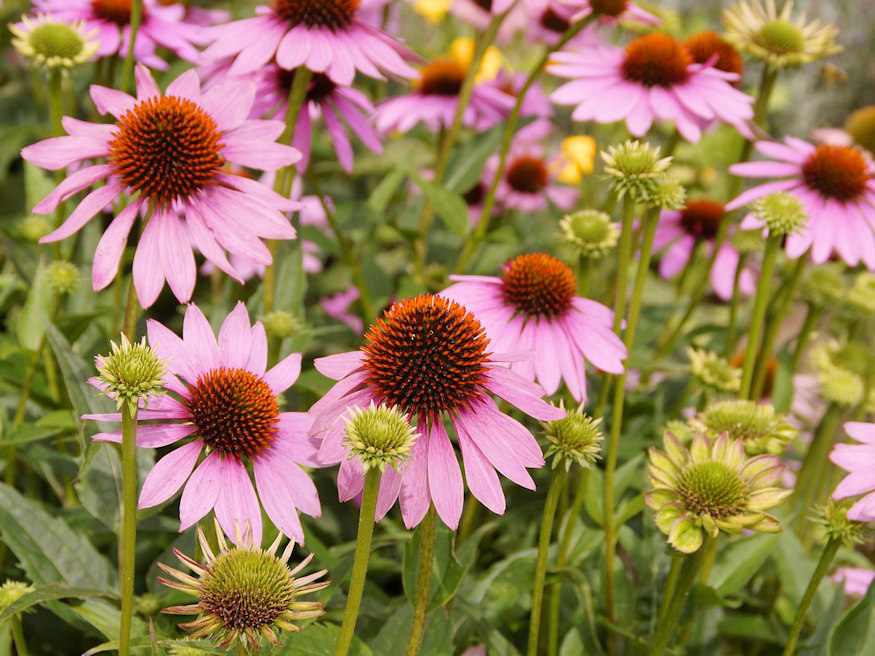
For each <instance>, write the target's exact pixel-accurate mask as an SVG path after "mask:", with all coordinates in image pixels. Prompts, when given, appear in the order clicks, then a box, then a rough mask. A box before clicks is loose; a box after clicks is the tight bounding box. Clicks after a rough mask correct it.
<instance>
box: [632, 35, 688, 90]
mask: <svg viewBox="0 0 875 656" xmlns="http://www.w3.org/2000/svg"><path fill="white" fill-rule="evenodd" d="M692 63H693V58H692V55H690V53H689V52H687V49H686V48H684V46H683V45H681V44H680V43H679V42H678V41H677V40H675V39H674V38H673V37H670V36H669V35H668V34H646V35H644V36H642V37H638V38H637V39H635V40H634V41H633V42H632V43H630V44H629V45H628V46H626V58H625V59H624V60H623V64H622V71H623V77H624V78H626V79H627V80H629V81H631V82H638V83H639V84H643V85H644V86H647V87H656V86H660V87H671V86H674V85H676V84H683V83H684V82H686V81H687V79H689V77H690V74H689V73H688V72H687V67H688V66H689V65H690V64H692Z"/></svg>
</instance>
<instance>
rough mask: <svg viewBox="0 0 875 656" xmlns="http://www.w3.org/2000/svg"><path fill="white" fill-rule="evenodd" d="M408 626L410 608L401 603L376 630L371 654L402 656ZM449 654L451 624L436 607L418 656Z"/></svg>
mask: <svg viewBox="0 0 875 656" xmlns="http://www.w3.org/2000/svg"><path fill="white" fill-rule="evenodd" d="M412 623H413V608H412V607H411V606H410V605H408V604H405V605H404V606H401V607H400V608H398V609H396V610H395V612H394V613H392V614H391V616H390V617H389V619H388V621H387V622H386V624H385V625H384V626H383V628H382V629H380V633H378V634H377V637H376V638H374V639H373V640H371V641H370V647H371V649H372V650H373V653H374V654H379V656H402V654H404V653H405V650H406V647H407V638H408V636H409V635H410V625H411V624H412ZM295 653H297V652H295ZM369 653H370V652H369ZM452 653H454V652H453V625H452V623H451V622H450V620H449V618H448V617H447V614H446V611H445V610H443V609H440V608H439V609H436V610H433V611H431V612H430V613H429V614H428V616H427V617H426V619H425V631H424V632H423V636H422V648H421V649H420V651H419V656H446V655H447V654H452Z"/></svg>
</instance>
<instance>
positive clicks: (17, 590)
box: [0, 579, 36, 611]
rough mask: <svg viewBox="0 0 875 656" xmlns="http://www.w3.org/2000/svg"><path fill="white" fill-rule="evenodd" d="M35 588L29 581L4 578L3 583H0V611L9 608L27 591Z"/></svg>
mask: <svg viewBox="0 0 875 656" xmlns="http://www.w3.org/2000/svg"><path fill="white" fill-rule="evenodd" d="M35 590H36V588H35V587H33V586H32V585H31V584H30V583H25V582H24V581H14V580H12V579H6V582H5V583H3V585H0V611H2V610H5V609H6V608H9V606H11V605H12V604H13V603H15V602H16V601H18V600H19V599H21V598H22V597H23V596H24V595H26V594H28V593H29V592H34V591H35Z"/></svg>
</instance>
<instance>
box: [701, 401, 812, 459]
mask: <svg viewBox="0 0 875 656" xmlns="http://www.w3.org/2000/svg"><path fill="white" fill-rule="evenodd" d="M690 425H691V426H693V427H694V428H698V429H699V430H701V431H702V432H704V433H706V434H707V435H708V436H709V437H712V438H717V437H719V436H720V435H721V434H723V433H726V434H727V435H729V437H730V438H732V439H735V440H741V441H742V442H744V450H745V452H746V453H747V454H748V455H750V456H756V455H760V454H762V453H771V454H773V455H780V454H782V453H783V452H784V451H785V450H786V448H787V445H788V444H789V443H790V441H791V440H792V439H793V438H795V437H796V435H797V433H798V431H797V430H796V429H795V428H793V426H791V425H790V423H789V422H788V421H787V420H786V418H785V417H784V416H783V415H779V414H776V413H775V408H774V407H773V406H772V405H770V404H768V403H762V404H760V403H756V402H754V401H747V400H742V401H737V400H731V401H721V402H719V403H715V404H713V405H711V406H710V407H708V408H706V409H705V411H704V412H702V413H700V414H699V415H697V416H696V417H695V418H693V419H691V420H690Z"/></svg>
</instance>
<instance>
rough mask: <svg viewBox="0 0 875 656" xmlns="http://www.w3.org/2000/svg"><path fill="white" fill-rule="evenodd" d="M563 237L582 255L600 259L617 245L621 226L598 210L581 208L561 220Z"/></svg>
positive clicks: (591, 258)
mask: <svg viewBox="0 0 875 656" xmlns="http://www.w3.org/2000/svg"><path fill="white" fill-rule="evenodd" d="M559 228H560V229H561V230H562V238H563V240H564V241H565V243H566V244H568V245H569V246H571V247H572V248H574V249H575V250H577V252H578V254H579V255H580V257H583V258H586V259H589V260H599V259H601V258H603V257H604V256H605V255H607V254H608V253H610V252H611V251H612V250H613V249H614V248H616V247H617V242H618V241H619V239H620V226H619V225H617V224H616V223H615V222H614V221H611V217H610V216H608V215H607V214H606V213H604V212H600V211H598V210H579V211H577V212H572V213H571V214H566V215H565V216H564V217H563V218H562V220H561V221H559Z"/></svg>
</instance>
